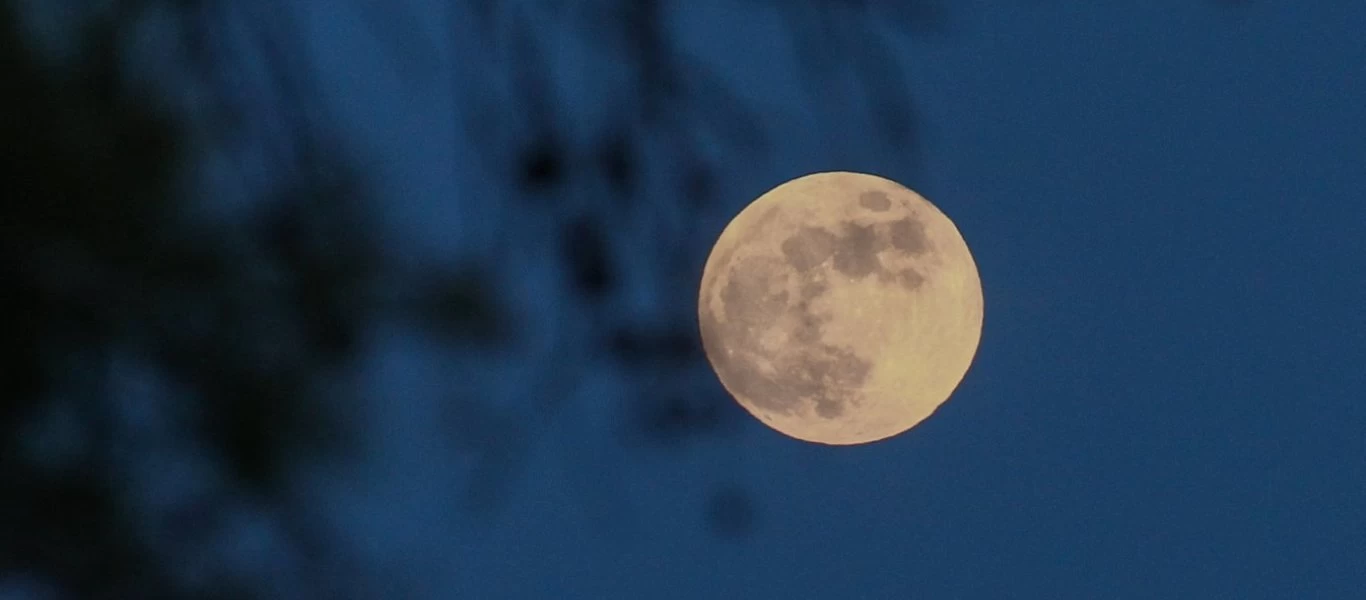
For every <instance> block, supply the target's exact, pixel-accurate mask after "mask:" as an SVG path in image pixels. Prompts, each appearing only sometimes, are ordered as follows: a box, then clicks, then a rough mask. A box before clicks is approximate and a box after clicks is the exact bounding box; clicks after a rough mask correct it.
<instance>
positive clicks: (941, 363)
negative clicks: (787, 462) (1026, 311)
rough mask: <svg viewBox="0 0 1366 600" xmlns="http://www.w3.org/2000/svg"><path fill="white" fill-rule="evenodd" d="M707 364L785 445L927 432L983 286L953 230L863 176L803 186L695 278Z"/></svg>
mask: <svg viewBox="0 0 1366 600" xmlns="http://www.w3.org/2000/svg"><path fill="white" fill-rule="evenodd" d="M697 313H698V320H699V325H700V327H701V335H702V343H703V347H704V348H705V350H706V354H707V359H708V360H709V361H710V362H711V365H712V367H713V368H714V369H715V370H716V373H717V376H718V377H719V378H720V380H721V384H722V385H723V386H725V388H726V390H727V391H729V392H730V393H731V395H732V396H734V397H735V399H736V401H738V402H739V403H740V405H741V406H743V407H744V408H745V410H747V411H749V413H750V414H752V415H754V416H755V417H756V418H758V419H759V420H760V421H762V422H763V423H765V424H767V425H768V426H770V427H772V428H773V429H776V430H777V431H779V432H781V433H784V434H787V435H789V436H791V437H794V438H797V439H801V440H806V441H810V442H818V443H823V444H835V445H845V444H861V443H866V442H872V441H876V440H881V439H884V438H888V437H891V436H894V435H897V434H899V433H901V432H903V431H906V430H907V429H910V428H911V427H913V426H915V425H916V424H917V423H920V422H921V421H923V420H925V419H926V418H928V417H929V416H930V414H932V413H933V412H934V411H935V410H936V409H937V408H939V406H940V405H941V404H943V403H944V402H945V401H946V400H948V398H949V396H950V394H952V393H953V391H954V389H955V388H956V387H957V386H958V384H959V382H960V381H962V379H963V376H964V375H965V374H966V373H967V370H968V367H969V365H971V363H972V359H973V356H974V355H975V354H976V352H977V344H978V342H979V340H980V339H981V332H982V285H981V281H980V280H979V279H978V275H977V265H976V263H974V262H973V260H972V254H971V253H970V252H969V251H968V246H967V243H966V242H964V241H963V236H962V235H961V234H960V233H959V232H958V228H957V227H955V226H954V224H953V222H952V221H950V220H949V218H948V217H947V216H945V215H944V213H942V212H940V211H939V209H938V208H936V207H935V206H934V205H933V204H930V202H929V201H927V200H925V199H924V198H923V197H921V196H920V195H919V194H917V193H915V192H913V191H911V190H909V189H907V188H905V187H903V186H901V185H900V184H898V183H896V182H894V181H891V180H888V179H884V178H881V177H877V176H874V175H868V174H863V173H850V172H829V173H815V174H811V175H806V176H804V177H799V178H797V179H794V180H792V181H789V182H787V183H784V184H782V185H779V186H778V187H776V188H774V189H772V190H770V191H769V192H767V193H765V194H764V195H762V196H760V197H759V198H758V199H757V200H755V201H754V202H753V203H751V204H750V205H749V206H748V207H746V208H745V209H744V210H742V211H740V214H738V215H736V217H735V218H734V219H733V220H732V221H731V222H730V224H729V225H727V226H726V228H725V229H724V230H723V231H722V232H721V236H720V238H719V239H717V241H716V245H715V247H713V249H712V252H711V255H710V256H709V257H708V258H707V264H706V267H705V268H704V270H703V272H702V284H701V290H700V293H699V298H698V309H697Z"/></svg>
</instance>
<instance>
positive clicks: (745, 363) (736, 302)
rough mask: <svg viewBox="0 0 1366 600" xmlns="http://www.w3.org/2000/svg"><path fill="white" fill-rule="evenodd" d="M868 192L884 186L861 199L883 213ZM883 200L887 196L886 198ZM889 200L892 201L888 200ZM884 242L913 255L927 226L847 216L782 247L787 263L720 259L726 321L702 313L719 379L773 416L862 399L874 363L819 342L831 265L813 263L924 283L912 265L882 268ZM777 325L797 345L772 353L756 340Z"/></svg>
mask: <svg viewBox="0 0 1366 600" xmlns="http://www.w3.org/2000/svg"><path fill="white" fill-rule="evenodd" d="M869 194H880V192H877V193H873V192H870V193H867V194H864V196H861V197H860V203H861V204H863V205H864V206H865V207H866V208H869V209H870V210H877V208H876V207H877V206H882V205H883V204H882V202H879V201H878V199H877V196H874V195H869ZM881 198H882V200H883V201H887V198H886V196H885V195H882V196H881ZM887 204H888V206H890V201H887ZM869 205H871V206H869ZM883 210H885V208H884V209H883ZM755 233H756V234H760V233H761V232H758V231H756V232H755ZM887 248H894V249H896V250H897V251H899V252H903V253H906V254H911V255H918V254H922V253H924V252H926V251H927V250H928V249H929V243H928V240H927V239H926V238H925V232H924V226H923V225H922V224H921V223H920V222H919V221H918V220H916V219H914V218H913V217H907V218H905V219H901V220H898V221H892V222H891V223H880V224H875V225H860V224H856V223H852V222H845V223H842V224H840V226H839V231H838V233H835V232H831V231H829V230H827V229H825V228H822V227H802V228H800V229H799V230H798V231H797V232H795V233H793V234H792V235H790V236H788V238H787V239H785V240H783V242H782V244H781V245H780V246H779V249H780V250H781V253H782V259H781V260H780V259H778V258H776V257H764V256H749V257H744V258H741V259H739V260H737V261H735V263H734V264H724V263H722V264H720V265H719V266H720V267H721V268H727V269H729V273H728V278H727V279H728V280H727V283H726V286H725V287H724V288H723V289H722V290H721V292H720V299H721V302H722V306H723V310H724V313H725V319H726V320H725V323H724V324H723V323H721V322H719V319H717V317H716V315H714V314H712V313H711V311H709V310H708V311H704V313H703V314H702V315H700V318H701V319H702V321H703V322H702V343H703V346H704V347H705V349H706V352H707V356H710V357H712V363H713V365H714V366H715V368H716V371H717V374H718V376H720V378H721V381H722V382H724V383H725V384H726V386H727V387H728V388H730V389H731V390H732V391H733V392H734V393H736V394H737V395H739V396H742V397H744V398H745V399H747V400H749V401H750V402H752V403H753V404H754V405H755V406H756V407H758V408H761V409H764V410H766V411H769V412H773V413H777V414H791V413H792V412H793V410H795V409H796V408H797V407H798V406H800V405H801V404H803V403H806V402H810V403H812V404H814V405H815V408H816V414H817V415H819V416H821V417H824V418H827V419H833V418H836V417H838V416H840V415H841V414H842V413H843V412H844V410H845V407H846V406H848V405H849V404H850V403H855V402H857V401H858V400H859V398H860V394H861V388H862V386H863V384H864V383H865V382H866V381H867V378H868V374H869V372H870V371H871V370H872V364H871V363H870V362H869V361H868V360H865V359H862V358H859V357H858V356H857V355H856V354H855V353H854V352H853V351H852V350H850V349H849V348H843V347H839V346H835V345H831V344H827V343H825V342H823V341H822V338H823V337H824V336H823V327H824V326H825V324H826V323H828V322H829V321H830V316H829V315H827V314H821V313H818V312H816V311H814V310H813V309H812V306H813V303H814V301H815V300H816V299H817V298H819V297H821V296H822V295H823V294H825V292H826V291H827V290H828V289H829V284H828V282H826V281H825V273H826V271H825V270H824V269H817V268H816V267H818V266H820V265H822V264H824V263H825V261H827V260H831V261H833V263H832V265H831V266H833V267H834V269H835V270H836V271H838V272H840V273H842V274H844V275H848V276H850V277H854V278H864V277H869V276H876V277H878V278H879V279H880V280H882V281H886V282H893V283H896V284H898V285H902V286H904V287H906V288H907V289H915V288H917V287H918V286H919V285H920V284H921V283H923V281H924V277H923V276H922V275H921V274H920V273H918V272H916V271H915V270H913V269H902V270H896V271H894V270H891V269H888V268H886V267H884V266H883V265H882V263H881V261H880V260H879V259H878V256H877V253H878V252H880V251H882V250H885V249H887ZM727 258H729V256H727ZM788 277H795V278H797V283H798V285H797V286H796V287H797V289H798V290H799V292H798V294H797V297H796V298H795V299H794V298H792V297H790V296H791V295H790V294H789V292H788V291H787V290H788V289H789V286H787V285H785V284H786V283H787V278H788ZM774 327H783V328H786V329H788V330H789V331H790V334H791V338H790V339H791V340H792V344H791V347H790V348H787V349H785V350H784V351H783V352H782V353H781V354H779V355H777V356H770V355H767V354H766V352H765V351H764V349H763V348H762V347H761V345H760V342H759V340H760V337H761V336H762V335H763V333H764V332H766V331H768V330H770V329H771V328H774ZM761 357H762V358H767V359H768V360H769V361H770V362H771V364H772V365H773V367H774V372H773V373H772V374H765V373H764V372H763V371H762V370H761V369H760V366H759V365H760V361H759V359H760V358H761Z"/></svg>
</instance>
